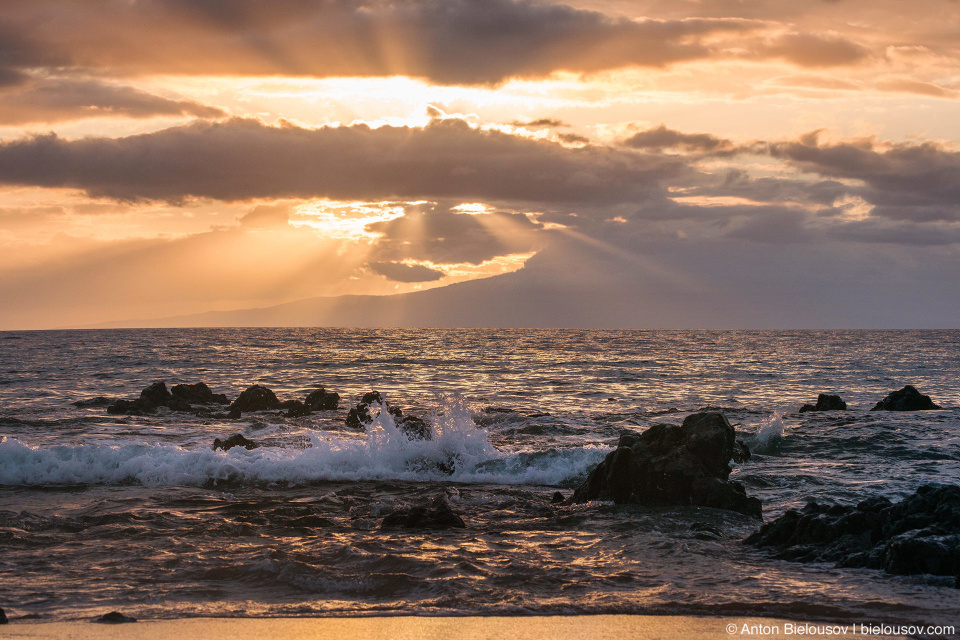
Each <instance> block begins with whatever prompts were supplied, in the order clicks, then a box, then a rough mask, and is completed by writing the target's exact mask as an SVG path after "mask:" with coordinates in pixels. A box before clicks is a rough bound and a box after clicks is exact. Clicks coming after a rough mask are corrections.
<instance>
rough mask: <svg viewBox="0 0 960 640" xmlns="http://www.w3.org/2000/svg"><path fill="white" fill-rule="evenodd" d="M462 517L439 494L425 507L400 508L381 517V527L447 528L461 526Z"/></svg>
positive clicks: (462, 523) (463, 525) (462, 525)
mask: <svg viewBox="0 0 960 640" xmlns="http://www.w3.org/2000/svg"><path fill="white" fill-rule="evenodd" d="M466 526H467V525H466V524H464V522H463V519H462V518H461V517H460V516H458V515H457V514H456V513H454V511H453V509H452V508H451V507H450V503H449V502H448V501H447V498H446V496H440V497H438V498H437V499H436V500H434V501H433V504H432V505H430V507H429V508H427V507H411V508H409V509H400V510H398V511H394V512H393V513H391V514H389V515H388V516H387V517H385V518H384V519H383V524H381V525H380V527H381V528H382V529H447V528H450V527H459V528H463V527H466Z"/></svg>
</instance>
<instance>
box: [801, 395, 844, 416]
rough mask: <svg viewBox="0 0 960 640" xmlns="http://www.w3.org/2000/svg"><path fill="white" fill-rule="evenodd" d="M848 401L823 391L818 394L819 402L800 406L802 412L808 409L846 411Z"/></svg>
mask: <svg viewBox="0 0 960 640" xmlns="http://www.w3.org/2000/svg"><path fill="white" fill-rule="evenodd" d="M846 409H847V403H846V402H844V401H843V398H841V397H840V396H831V395H828V394H826V393H821V394H820V395H818V396H817V404H805V405H803V406H802V407H800V413H806V412H807V411H846Z"/></svg>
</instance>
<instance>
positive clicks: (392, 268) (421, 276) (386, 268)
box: [369, 262, 445, 282]
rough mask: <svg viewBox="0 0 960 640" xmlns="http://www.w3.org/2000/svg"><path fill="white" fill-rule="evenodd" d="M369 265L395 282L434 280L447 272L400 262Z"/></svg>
mask: <svg viewBox="0 0 960 640" xmlns="http://www.w3.org/2000/svg"><path fill="white" fill-rule="evenodd" d="M369 267H370V268H371V269H373V270H374V271H375V272H377V273H379V274H380V275H382V276H383V277H385V278H386V279H387V280H393V281H394V282H432V281H434V280H439V279H440V278H442V277H443V276H444V275H445V274H444V273H443V271H437V270H436V269H431V268H430V267H425V266H423V265H421V264H403V263H400V262H371V263H370V264H369Z"/></svg>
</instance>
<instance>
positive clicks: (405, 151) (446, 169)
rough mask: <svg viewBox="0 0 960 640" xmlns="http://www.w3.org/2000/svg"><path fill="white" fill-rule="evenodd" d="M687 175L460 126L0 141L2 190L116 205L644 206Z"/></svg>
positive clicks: (626, 153)
mask: <svg viewBox="0 0 960 640" xmlns="http://www.w3.org/2000/svg"><path fill="white" fill-rule="evenodd" d="M688 171H690V169H689V168H688V167H687V165H686V163H685V161H683V160H682V159H677V158H667V157H661V156H657V155H653V154H643V153H640V152H637V151H630V150H617V149H609V148H603V147H593V146H586V147H582V148H577V149H571V148H566V147H563V146H562V145H559V144H556V143H551V142H546V141H538V140H532V139H529V138H523V137H519V136H513V135H508V134H505V133H501V132H498V131H481V130H477V129H474V128H471V127H470V126H469V125H467V124H466V123H465V122H463V121H461V120H442V121H439V120H438V121H433V122H431V123H430V124H429V125H427V126H426V127H422V128H417V127H389V126H384V127H380V128H378V129H371V128H369V127H367V126H366V125H356V126H350V127H325V128H321V129H302V128H299V127H294V126H289V125H288V126H281V127H270V126H266V125H264V124H262V123H260V122H258V121H255V120H244V119H232V120H227V121H223V122H220V123H210V122H196V123H193V124H190V125H185V126H181V127H174V128H170V129H165V130H163V131H158V132H155V133H147V134H142V135H136V136H129V137H126V138H116V139H113V138H83V139H79V140H64V139H62V138H59V137H57V136H56V135H53V134H50V135H43V136H35V137H29V138H23V139H19V140H14V141H10V142H6V143H2V144H0V183H4V184H20V185H34V186H41V187H73V188H78V189H83V190H85V191H86V192H87V193H88V194H90V195H91V196H105V197H110V198H115V199H120V200H136V199H158V200H168V201H177V200H181V199H183V198H187V197H191V196H195V197H206V198H213V199H218V200H227V201H236V200H246V199H251V198H270V197H273V198H279V197H300V198H310V197H329V198H333V199H367V200H369V199H376V198H384V199H386V198H396V199H408V200H414V199H437V198H442V197H447V196H449V197H454V198H476V199H481V200H485V201H490V200H494V201H504V200H507V201H526V202H541V203H557V202H589V203H593V204H600V203H605V202H617V201H641V200H643V199H645V198H646V197H650V195H651V194H653V193H656V192H657V191H658V190H659V186H658V183H659V181H660V180H662V179H664V178H666V177H668V176H677V175H678V174H681V173H685V172H688ZM461 201H462V200H461Z"/></svg>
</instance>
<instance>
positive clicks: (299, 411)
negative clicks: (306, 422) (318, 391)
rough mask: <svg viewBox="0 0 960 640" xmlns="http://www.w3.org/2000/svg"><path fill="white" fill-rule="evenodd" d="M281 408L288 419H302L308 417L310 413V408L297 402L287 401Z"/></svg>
mask: <svg viewBox="0 0 960 640" xmlns="http://www.w3.org/2000/svg"><path fill="white" fill-rule="evenodd" d="M282 407H283V408H284V409H286V410H287V412H286V413H285V414H284V415H285V416H286V417H288V418H302V417H303V416H308V415H310V414H311V413H312V411H310V407H309V406H307V405H305V404H303V403H302V402H300V401H299V400H289V401H287V402H284V403H283V405H282Z"/></svg>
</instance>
